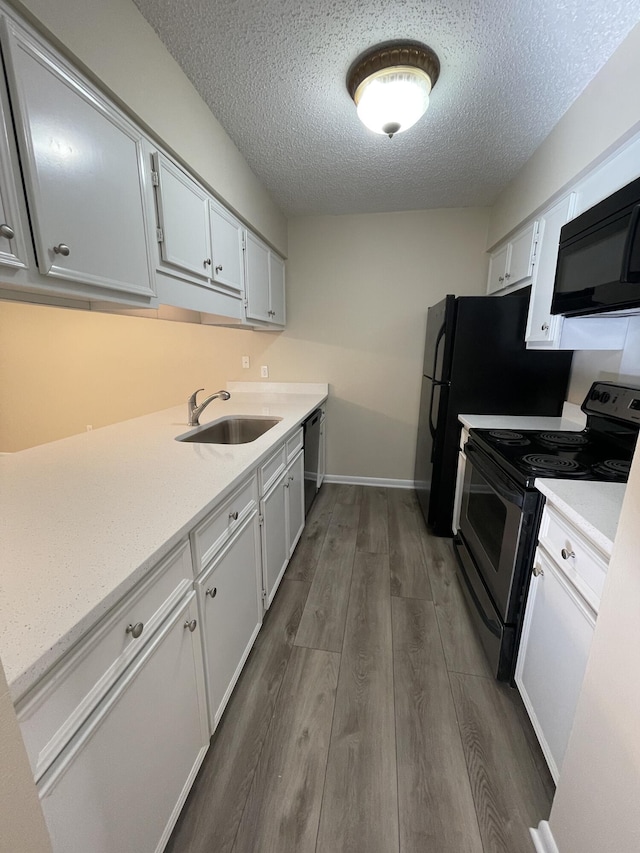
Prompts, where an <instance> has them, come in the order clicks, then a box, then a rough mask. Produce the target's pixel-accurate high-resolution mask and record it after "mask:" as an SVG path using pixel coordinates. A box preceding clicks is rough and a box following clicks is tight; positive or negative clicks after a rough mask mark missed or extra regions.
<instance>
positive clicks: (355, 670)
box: [167, 484, 553, 853]
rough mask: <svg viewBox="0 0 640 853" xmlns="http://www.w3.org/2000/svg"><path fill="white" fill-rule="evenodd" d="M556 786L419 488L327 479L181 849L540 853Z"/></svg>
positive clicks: (194, 803) (198, 791)
mask: <svg viewBox="0 0 640 853" xmlns="http://www.w3.org/2000/svg"><path fill="white" fill-rule="evenodd" d="M552 796H553V784H552V782H551V778H550V776H549V774H548V771H547V769H546V765H545V763H544V759H543V757H542V754H541V752H540V749H539V747H538V744H537V741H536V739H535V735H534V734H533V731H532V729H531V727H530V725H529V721H528V719H527V717H526V713H525V711H524V708H523V706H522V704H521V702H520V699H519V697H518V695H517V693H516V691H515V690H512V689H510V688H509V687H507V686H505V685H502V684H498V683H497V682H496V681H494V680H493V679H492V678H491V675H490V673H489V671H488V668H487V665H486V663H485V660H484V657H483V654H482V650H481V648H480V647H479V644H478V642H477V641H476V638H475V636H474V634H473V631H472V628H471V625H470V622H469V618H468V615H467V610H466V606H465V603H464V600H463V598H462V593H461V590H460V587H459V586H458V581H457V579H456V577H455V568H454V557H453V552H452V549H451V543H450V542H449V541H447V540H443V539H436V538H434V537H432V536H430V535H429V534H428V533H427V532H426V530H425V527H424V524H423V522H422V517H421V516H420V513H419V510H418V507H417V503H416V500H415V496H414V494H413V492H410V491H404V490H397V489H381V488H363V487H361V486H337V485H330V484H325V485H324V486H323V488H322V490H321V492H320V494H319V495H318V498H317V499H316V502H315V504H314V506H313V509H312V511H311V514H310V516H309V518H308V519H307V526H306V528H305V530H304V533H303V535H302V538H301V540H300V543H299V545H298V547H297V549H296V552H295V554H294V556H293V559H292V560H291V563H290V565H289V567H288V569H287V572H286V575H285V577H284V579H283V581H282V584H281V586H280V589H279V591H278V593H277V595H276V597H275V600H274V602H273V604H272V606H271V609H270V610H269V612H268V613H267V615H266V617H265V622H264V626H263V628H262V630H261V632H260V634H259V636H258V639H257V641H256V644H255V646H254V648H253V650H252V652H251V654H250V656H249V659H248V661H247V664H246V666H245V669H244V671H243V673H242V675H241V677H240V679H239V681H238V684H237V686H236V689H235V691H234V694H233V696H232V697H231V700H230V702H229V705H228V706H227V709H226V712H225V714H224V716H223V718H222V720H221V722H220V725H219V726H218V729H217V731H216V732H215V734H214V736H213V739H212V743H211V748H210V750H209V753H208V755H207V757H206V759H205V761H204V764H203V766H202V769H201V771H200V774H199V776H198V779H197V780H196V783H195V785H194V787H193V789H192V791H191V793H190V795H189V798H188V800H187V802H186V804H185V807H184V809H183V812H182V814H181V816H180V819H179V821H178V824H177V826H176V828H175V831H174V833H173V835H172V837H171V840H170V842H169V845H168V847H167V851H168V853H267V851H268V853H313V851H317V853H532V851H533V849H534V848H533V844H532V842H531V840H530V837H529V832H528V828H529V827H530V826H536V825H537V824H538V822H539V821H540V820H542V819H546V818H547V817H548V815H549V811H550V806H551V798H552Z"/></svg>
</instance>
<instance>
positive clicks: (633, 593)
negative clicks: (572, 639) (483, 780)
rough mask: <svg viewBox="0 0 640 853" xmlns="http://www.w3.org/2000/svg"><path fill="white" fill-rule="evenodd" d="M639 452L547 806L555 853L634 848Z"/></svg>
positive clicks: (631, 851) (639, 730)
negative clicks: (568, 735)
mask: <svg viewBox="0 0 640 853" xmlns="http://www.w3.org/2000/svg"><path fill="white" fill-rule="evenodd" d="M638 519H640V456H639V455H638V454H636V457H635V460H634V463H633V466H632V468H631V475H630V477H629V484H628V486H627V490H626V493H625V498H624V505H623V507H622V514H621V516H620V523H619V526H618V535H617V537H616V541H615V547H614V552H613V556H612V559H611V564H610V566H609V572H608V575H607V581H606V584H605V589H604V593H603V596H602V603H601V606H600V612H599V614H598V621H597V624H596V630H595V634H594V638H593V643H592V645H591V653H590V656H589V662H588V664H587V670H586V674H585V679H584V684H583V686H582V692H581V694H580V699H579V701H578V707H577V710H576V716H575V721H574V726H573V730H572V732H571V738H570V741H569V745H568V747H567V752H566V755H565V759H564V763H563V766H562V773H561V774H560V781H559V784H558V788H557V791H556V796H555V799H554V802H553V809H552V811H551V818H550V824H551V829H552V832H553V835H554V838H555V841H556V843H557V845H558V849H559V851H560V853H637V851H638V850H640V807H639V804H640V725H639V721H638V714H639V709H640V671H639V667H638V650H639V649H640V618H639V614H640V571H638V553H639V552H640V526H639V525H638Z"/></svg>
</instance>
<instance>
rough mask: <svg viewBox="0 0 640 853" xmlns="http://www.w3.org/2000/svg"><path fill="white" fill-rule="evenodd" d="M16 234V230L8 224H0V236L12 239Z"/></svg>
mask: <svg viewBox="0 0 640 853" xmlns="http://www.w3.org/2000/svg"><path fill="white" fill-rule="evenodd" d="M15 236H16V232H15V231H14V230H13V228H12V227H11V226H10V225H7V223H6V222H5V223H4V224H3V225H0V237H4V238H5V240H13V238H14V237H15Z"/></svg>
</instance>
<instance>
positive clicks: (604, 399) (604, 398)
mask: <svg viewBox="0 0 640 853" xmlns="http://www.w3.org/2000/svg"><path fill="white" fill-rule="evenodd" d="M610 399H611V394H610V393H609V392H608V391H603V392H602V394H600V402H601V403H608V402H609V400H610Z"/></svg>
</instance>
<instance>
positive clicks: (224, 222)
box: [209, 200, 244, 292]
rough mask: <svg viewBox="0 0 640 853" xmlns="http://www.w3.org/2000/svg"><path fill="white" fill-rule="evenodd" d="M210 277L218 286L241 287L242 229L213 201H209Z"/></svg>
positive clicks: (237, 222) (237, 288)
mask: <svg viewBox="0 0 640 853" xmlns="http://www.w3.org/2000/svg"><path fill="white" fill-rule="evenodd" d="M209 220H210V223H211V276H212V278H213V280H214V282H215V283H216V284H218V285H222V286H224V287H228V288H231V289H232V290H237V291H238V292H241V291H242V290H243V289H244V257H243V251H244V228H243V227H242V224H241V223H240V222H239V221H238V220H237V219H236V218H235V216H233V215H232V214H231V213H229V211H228V210H225V208H224V207H222V205H221V204H218V203H217V202H216V201H213V200H210V201H209Z"/></svg>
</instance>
